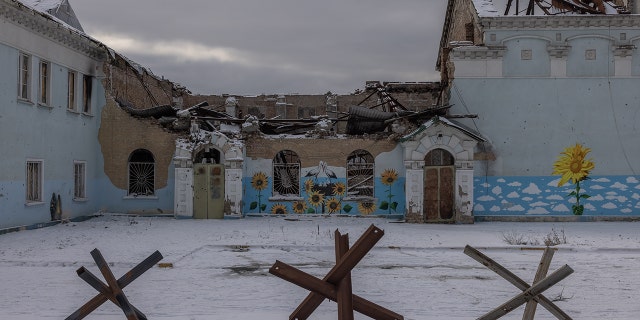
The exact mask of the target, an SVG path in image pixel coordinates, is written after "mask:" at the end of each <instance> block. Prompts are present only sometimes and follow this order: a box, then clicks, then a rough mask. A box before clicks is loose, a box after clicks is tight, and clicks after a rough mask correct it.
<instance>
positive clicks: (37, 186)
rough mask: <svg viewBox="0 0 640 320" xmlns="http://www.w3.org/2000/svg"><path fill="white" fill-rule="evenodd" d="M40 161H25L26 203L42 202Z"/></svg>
mask: <svg viewBox="0 0 640 320" xmlns="http://www.w3.org/2000/svg"><path fill="white" fill-rule="evenodd" d="M42 163H43V162H42V160H27V172H26V183H25V185H26V187H27V190H26V194H27V197H26V198H27V199H26V200H27V202H42V179H43V174H42V166H43V164H42Z"/></svg>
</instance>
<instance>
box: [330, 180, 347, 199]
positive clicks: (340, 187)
mask: <svg viewBox="0 0 640 320" xmlns="http://www.w3.org/2000/svg"><path fill="white" fill-rule="evenodd" d="M332 191H333V195H334V196H344V194H345V193H346V192H347V187H346V186H345V185H344V183H342V182H336V184H334V185H333V189H332Z"/></svg>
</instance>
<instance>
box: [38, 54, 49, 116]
mask: <svg viewBox="0 0 640 320" xmlns="http://www.w3.org/2000/svg"><path fill="white" fill-rule="evenodd" d="M45 66H46V68H43V67H45ZM43 69H44V70H46V71H44V72H43ZM38 73H39V75H38V104H39V105H43V106H49V105H50V103H51V62H49V61H47V60H40V64H39V68H38Z"/></svg>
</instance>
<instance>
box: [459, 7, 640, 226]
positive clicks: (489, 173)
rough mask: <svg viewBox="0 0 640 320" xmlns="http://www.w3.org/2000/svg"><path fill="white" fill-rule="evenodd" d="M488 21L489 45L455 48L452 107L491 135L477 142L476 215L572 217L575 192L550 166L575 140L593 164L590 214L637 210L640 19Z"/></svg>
mask: <svg viewBox="0 0 640 320" xmlns="http://www.w3.org/2000/svg"><path fill="white" fill-rule="evenodd" d="M482 22H483V24H484V25H485V26H490V27H488V28H485V30H484V31H485V41H486V46H485V47H466V48H464V47H463V48H459V49H455V50H454V51H453V52H452V56H451V57H452V59H451V61H452V63H454V64H455V79H453V81H452V83H451V86H450V90H449V93H450V101H449V102H450V103H451V104H453V105H454V107H453V108H452V110H451V112H455V113H473V114H478V118H477V119H465V120H461V121H462V122H463V123H465V124H466V125H467V126H469V127H471V128H474V129H476V130H477V131H478V132H480V133H481V134H482V135H483V136H484V137H485V138H487V140H488V142H486V143H480V144H479V145H478V147H477V148H476V165H475V167H474V168H475V177H476V179H475V184H474V187H475V207H474V214H475V215H510V214H515V215H520V214H543V215H544V214H554V215H556V214H557V215H564V214H571V212H569V211H570V210H566V209H567V208H570V207H571V203H570V199H569V198H566V195H567V194H568V193H569V192H570V190H568V189H567V187H563V188H559V187H557V186H556V185H554V183H555V184H557V181H558V180H557V179H558V177H554V176H551V172H552V170H553V163H554V161H555V160H556V159H557V158H558V156H559V154H560V152H562V151H563V149H564V148H566V147H569V146H572V145H575V144H576V143H581V144H583V145H585V146H586V147H588V148H591V149H592V151H591V153H589V157H591V158H593V161H594V162H595V169H594V170H593V171H592V176H593V177H594V179H593V180H587V181H586V182H585V183H584V187H585V188H586V189H585V191H586V192H587V193H588V194H590V195H591V196H592V198H590V200H587V204H589V207H588V210H587V209H585V214H590V215H629V214H640V211H639V210H638V209H637V208H636V207H637V206H638V201H637V199H638V198H640V197H639V196H638V194H637V193H635V191H633V190H634V189H635V188H636V183H635V181H636V180H637V178H638V175H637V174H638V172H640V164H639V163H638V162H637V161H635V160H634V159H637V158H638V157H639V156H640V149H638V148H637V146H638V145H639V144H640V134H639V133H640V132H639V131H638V130H639V129H638V126H637V125H636V124H637V123H638V120H639V119H638V106H640V96H638V94H637V88H638V86H639V85H640V78H638V77H637V76H634V75H633V74H632V72H631V70H635V68H636V67H635V66H637V65H638V64H640V59H638V57H639V54H638V49H637V48H631V47H629V46H627V45H628V44H630V43H633V42H634V41H635V40H634V39H637V38H638V37H639V36H640V30H639V29H638V28H634V27H629V26H632V25H638V23H639V22H640V17H638V16H628V15H626V16H620V17H610V16H597V17H596V16H594V17H589V16H570V17H550V18H548V19H546V20H544V21H543V20H537V19H535V18H532V17H521V18H514V17H509V18H508V19H501V18H495V19H485V20H483V21H482ZM538 23H542V25H538ZM553 26H555V27H553ZM594 182H596V183H594ZM592 183H594V184H592Z"/></svg>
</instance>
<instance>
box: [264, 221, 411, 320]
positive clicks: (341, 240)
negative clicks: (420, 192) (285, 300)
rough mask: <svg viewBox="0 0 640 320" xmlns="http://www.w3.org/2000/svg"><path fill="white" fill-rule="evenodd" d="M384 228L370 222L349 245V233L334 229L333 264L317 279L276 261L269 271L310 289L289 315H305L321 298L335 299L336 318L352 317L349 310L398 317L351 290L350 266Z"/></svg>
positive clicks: (389, 318)
mask: <svg viewBox="0 0 640 320" xmlns="http://www.w3.org/2000/svg"><path fill="white" fill-rule="evenodd" d="M383 235H384V231H383V230H382V229H379V228H377V227H376V226H374V225H371V226H370V227H369V228H368V229H367V231H365V233H364V234H363V235H362V236H361V237H360V238H359V239H358V241H356V243H354V244H353V247H351V248H349V235H348V234H345V235H342V234H340V232H339V231H338V230H336V231H335V241H336V264H335V266H334V267H333V268H332V269H331V270H330V271H329V273H327V275H326V276H325V277H324V278H323V279H322V280H321V279H318V278H316V277H314V276H312V275H309V274H308V273H306V272H304V271H301V270H299V269H296V268H294V267H292V266H290V265H288V264H286V263H284V262H281V261H276V263H274V264H273V266H272V267H271V269H269V272H270V273H271V274H273V275H275V276H277V277H280V278H282V279H284V280H287V281H289V282H291V283H294V284H296V285H298V286H300V287H303V288H305V289H307V290H310V291H311V293H310V294H309V295H308V296H307V297H306V298H305V299H304V301H302V303H300V305H299V306H298V308H297V309H296V310H295V311H294V312H293V313H292V314H291V315H290V316H289V319H292V320H293V319H300V320H302V319H307V318H309V316H311V314H312V313H313V311H315V310H316V308H318V306H320V304H321V303H322V302H323V301H324V299H329V300H332V301H336V302H337V303H338V319H339V320H353V311H354V310H355V311H358V312H359V313H362V314H364V315H366V316H368V317H371V318H373V319H378V320H400V319H404V317H403V316H401V315H399V314H397V313H395V312H393V311H391V310H388V309H385V308H383V307H381V306H379V305H377V304H375V303H373V302H370V301H368V300H366V299H364V298H362V297H359V296H357V295H355V294H353V292H352V286H351V270H352V269H353V268H354V267H355V266H356V265H357V264H358V262H360V260H362V258H363V257H364V256H365V255H366V254H367V253H368V252H369V250H371V248H373V246H374V245H375V244H376V243H377V242H378V240H380V238H382V236H383Z"/></svg>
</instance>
